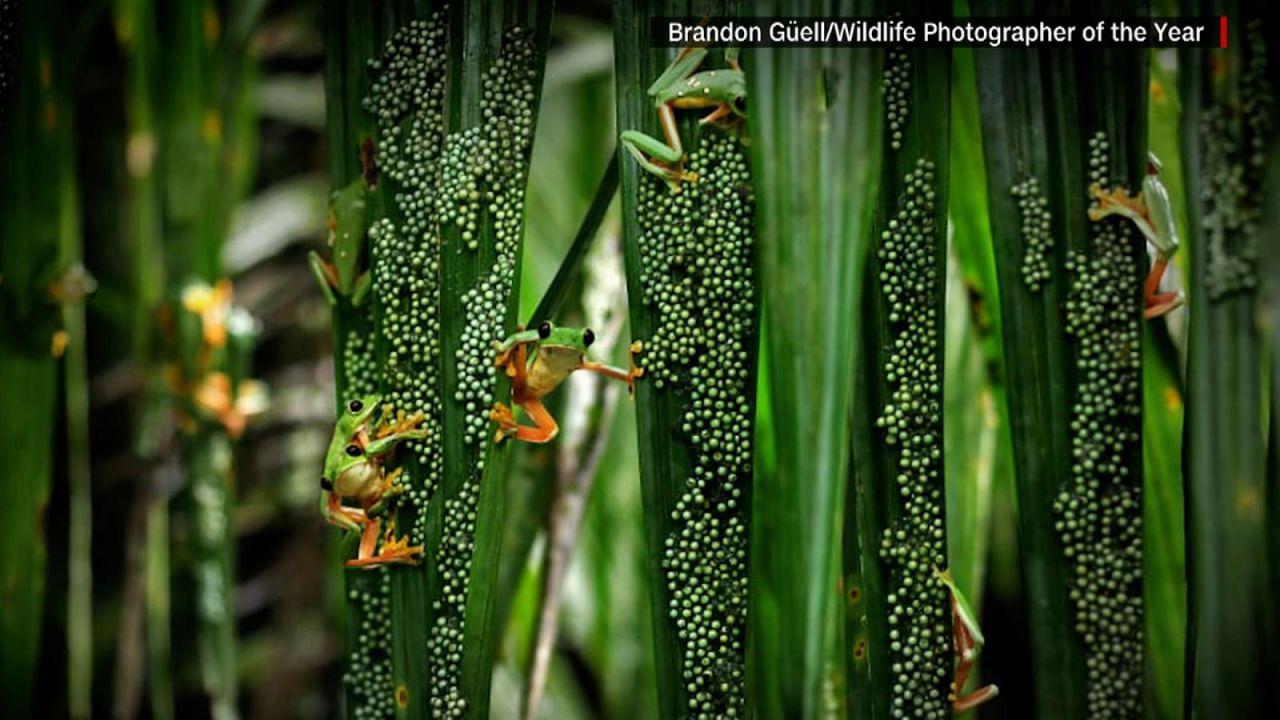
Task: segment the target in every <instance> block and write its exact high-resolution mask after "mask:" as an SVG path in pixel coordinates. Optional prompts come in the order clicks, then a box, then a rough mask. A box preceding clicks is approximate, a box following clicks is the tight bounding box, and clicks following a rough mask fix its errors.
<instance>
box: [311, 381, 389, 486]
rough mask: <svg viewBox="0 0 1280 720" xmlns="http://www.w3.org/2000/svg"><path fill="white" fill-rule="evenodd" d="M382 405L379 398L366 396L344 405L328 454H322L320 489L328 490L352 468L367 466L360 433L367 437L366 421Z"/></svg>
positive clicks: (367, 422) (334, 429)
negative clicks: (362, 432)
mask: <svg viewBox="0 0 1280 720" xmlns="http://www.w3.org/2000/svg"><path fill="white" fill-rule="evenodd" d="M381 403H382V397H381V396H379V395H366V396H364V397H361V398H356V399H354V400H351V401H350V402H348V403H347V405H346V407H345V408H343V412H342V414H341V415H340V416H338V421H337V422H336V423H335V424H334V427H333V439H331V440H330V441H329V452H328V453H326V454H325V459H324V476H323V477H321V478H320V487H322V488H324V489H325V490H332V489H333V488H334V482H335V481H336V480H337V479H338V478H339V477H341V476H342V475H343V474H345V473H347V472H349V471H350V470H351V469H352V468H355V467H358V466H363V465H367V464H368V462H369V459H368V457H366V455H365V449H364V439H363V438H361V437H360V435H361V431H364V434H365V435H367V434H368V427H369V418H371V417H373V414H374V413H375V412H377V410H378V407H379V405H381Z"/></svg>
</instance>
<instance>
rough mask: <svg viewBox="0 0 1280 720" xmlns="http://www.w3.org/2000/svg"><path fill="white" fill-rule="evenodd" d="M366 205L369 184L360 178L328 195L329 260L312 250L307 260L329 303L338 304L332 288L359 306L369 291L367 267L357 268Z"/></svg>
mask: <svg viewBox="0 0 1280 720" xmlns="http://www.w3.org/2000/svg"><path fill="white" fill-rule="evenodd" d="M368 208H369V186H368V185H366V184H365V181H364V179H363V178H356V179H355V180H352V181H351V184H349V185H347V186H346V187H344V188H342V189H341V190H335V191H333V193H332V194H331V195H330V196H329V217H328V220H327V222H326V223H325V224H326V226H327V227H328V229H329V247H331V248H333V262H326V261H325V260H324V259H323V258H321V257H320V255H319V254H318V253H316V251H314V250H312V251H311V253H310V254H309V255H308V256H307V261H308V262H310V263H311V272H312V273H313V274H314V275H315V276H316V280H318V281H319V282H320V289H321V290H323V291H324V296H325V299H326V300H328V301H329V304H330V305H336V304H337V303H338V298H337V296H336V295H335V294H334V293H335V291H336V292H337V293H338V294H340V295H344V296H346V297H348V298H350V299H351V304H352V305H354V306H356V307H360V306H361V305H363V304H364V301H365V298H366V297H367V296H368V294H369V287H370V285H371V283H372V276H370V274H369V271H368V270H367V269H366V270H361V260H362V258H363V256H364V252H363V250H364V246H365V233H366V232H367V231H368V229H369V212H368Z"/></svg>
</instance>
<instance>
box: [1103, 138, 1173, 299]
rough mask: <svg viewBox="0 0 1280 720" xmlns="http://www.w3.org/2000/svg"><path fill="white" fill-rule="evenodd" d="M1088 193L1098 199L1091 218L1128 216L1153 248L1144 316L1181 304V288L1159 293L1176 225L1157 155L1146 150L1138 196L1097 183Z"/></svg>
mask: <svg viewBox="0 0 1280 720" xmlns="http://www.w3.org/2000/svg"><path fill="white" fill-rule="evenodd" d="M1089 194H1090V195H1091V196H1093V198H1094V199H1095V200H1097V204H1096V205H1094V206H1093V207H1091V208H1089V219H1090V220H1093V221H1095V222H1096V221H1098V220H1102V219H1103V218H1106V217H1109V216H1111V215H1121V216H1123V217H1126V218H1129V219H1130V220H1132V221H1133V222H1134V224H1136V225H1137V226H1138V229H1139V230H1141V231H1142V235H1143V237H1145V238H1146V239H1147V242H1149V243H1151V244H1152V246H1154V247H1155V249H1156V261H1155V264H1153V265H1152V266H1151V272H1150V273H1148V274H1147V281H1146V283H1145V284H1144V286H1143V298H1144V300H1145V304H1146V309H1145V310H1144V311H1143V316H1144V317H1146V318H1147V319H1148V320H1149V319H1151V318H1156V317H1160V316H1161V315H1164V314H1165V313H1167V312H1169V311H1170V310H1173V309H1174V308H1176V307H1178V306H1179V305H1182V303H1183V302H1184V300H1185V298H1184V296H1183V294H1182V291H1178V292H1166V293H1162V292H1159V290H1160V280H1161V278H1163V277H1164V271H1165V268H1166V267H1167V266H1168V265H1169V258H1171V257H1173V254H1174V253H1175V252H1177V250H1178V227H1177V225H1176V223H1175V222H1174V215H1173V203H1172V202H1171V201H1170V200H1169V191H1168V190H1167V189H1166V188H1165V186H1164V183H1162V182H1160V159H1159V158H1157V157H1156V154H1155V153H1153V152H1148V153H1147V176H1146V177H1145V178H1143V179H1142V192H1141V193H1140V194H1138V195H1137V196H1133V197H1131V196H1129V194H1128V193H1126V192H1125V190H1124V188H1114V189H1111V190H1104V189H1103V188H1102V186H1101V185H1098V184H1097V183H1094V184H1093V185H1092V186H1091V187H1090V188H1089Z"/></svg>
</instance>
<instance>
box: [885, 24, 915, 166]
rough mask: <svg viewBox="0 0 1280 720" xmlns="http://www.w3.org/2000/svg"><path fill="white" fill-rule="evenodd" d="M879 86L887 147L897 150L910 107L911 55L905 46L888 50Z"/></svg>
mask: <svg viewBox="0 0 1280 720" xmlns="http://www.w3.org/2000/svg"><path fill="white" fill-rule="evenodd" d="M881 87H882V90H883V92H884V112H885V135H886V136H887V137H888V138H889V147H891V148H893V149H894V150H897V149H898V148H900V147H902V132H903V129H904V128H906V126H907V114H908V112H909V111H910V109H911V103H910V102H908V101H907V96H908V94H909V93H910V92H911V56H910V55H908V54H907V51H906V49H905V48H900V47H899V48H893V49H891V50H889V54H888V56H887V57H886V59H885V66H884V79H883V80H881Z"/></svg>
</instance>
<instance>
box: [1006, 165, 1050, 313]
mask: <svg viewBox="0 0 1280 720" xmlns="http://www.w3.org/2000/svg"><path fill="white" fill-rule="evenodd" d="M1009 192H1010V193H1012V194H1013V196H1014V197H1016V198H1017V199H1018V212H1019V213H1020V214H1021V216H1022V247H1023V256H1022V280H1023V282H1025V283H1026V284H1027V288H1029V289H1030V290H1031V292H1036V291H1038V290H1040V288H1042V287H1044V284H1045V283H1047V282H1049V279H1050V278H1051V277H1052V274H1051V273H1050V271H1049V267H1050V265H1049V263H1050V259H1051V258H1050V254H1051V253H1052V252H1053V231H1052V222H1053V217H1052V215H1050V213H1049V200H1048V199H1047V198H1045V196H1044V194H1043V193H1042V192H1041V191H1040V182H1039V181H1038V180H1036V179H1035V178H1034V177H1028V178H1027V179H1026V180H1023V181H1022V182H1020V183H1018V184H1017V185H1014V186H1013V187H1012V188H1010V189H1009Z"/></svg>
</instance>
